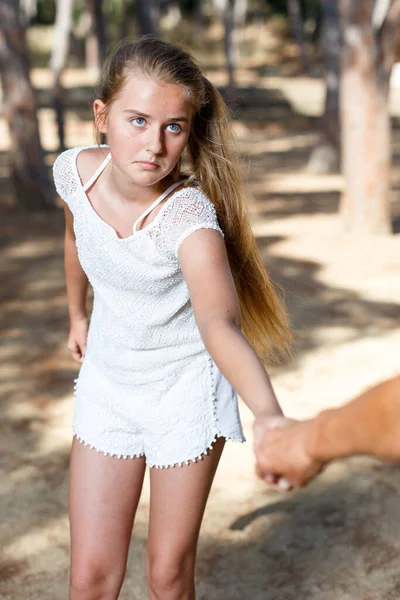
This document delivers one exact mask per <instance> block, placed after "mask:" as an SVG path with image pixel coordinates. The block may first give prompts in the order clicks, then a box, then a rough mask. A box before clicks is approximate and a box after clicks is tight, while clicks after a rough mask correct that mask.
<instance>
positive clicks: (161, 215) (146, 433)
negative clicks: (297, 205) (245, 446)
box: [54, 37, 289, 600]
mask: <svg viewBox="0 0 400 600" xmlns="http://www.w3.org/2000/svg"><path fill="white" fill-rule="evenodd" d="M93 109H94V116H95V125H96V129H97V132H98V134H99V135H101V134H104V135H105V136H106V139H107V145H100V144H98V145H97V146H92V147H88V148H74V149H72V150H68V151H67V152H64V153H63V154H61V156H59V158H58V159H57V161H56V162H55V164H54V179H55V183H56V187H57V190H58V192H59V193H60V195H61V196H62V198H63V199H64V200H65V202H66V208H65V213H66V235H65V268H66V279H67V291H68V303H69V314H70V322H71V328H70V334H69V339H68V347H69V349H70V351H71V352H72V355H73V357H74V358H75V359H76V360H78V361H80V362H82V367H81V370H80V374H79V378H78V380H77V384H76V407H75V415H74V422H73V432H74V441H73V446H72V456H71V469H70V498H69V509H70V523H71V539H72V558H71V561H72V562H71V582H70V599H71V600H115V599H116V598H118V595H119V590H120V588H121V585H122V581H123V579H124V573H125V567H126V560H127V554H128V547H129V541H130V537H131V531H132V526H133V521H134V517H135V512H136V508H137V505H138V502H139V496H140V492H141V487H142V482H143V476H144V471H145V465H146V464H147V465H148V466H149V467H153V468H152V469H151V471H150V488H151V501H150V524H149V535H148V553H147V581H148V592H149V598H150V599H152V600H156V599H157V600H159V599H162V600H178V599H179V600H193V599H194V598H195V591H194V564H195V554H196V546H197V538H198V534H199V529H200V524H201V520H202V516H203V512H204V509H205V505H206V501H207V497H208V494H209V490H210V486H211V482H212V480H213V477H214V474H215V470H216V468H217V464H218V461H219V458H220V456H221V452H222V449H223V446H224V442H225V440H227V439H229V440H236V441H240V442H242V441H244V438H243V433H242V428H241V424H240V420H239V415H238V408H237V398H236V392H238V393H239V394H240V395H241V397H242V398H243V399H244V401H245V402H246V403H247V404H248V406H249V407H250V409H251V410H252V411H253V413H254V415H255V423H256V424H257V425H259V426H262V424H263V422H264V421H267V420H268V418H269V417H270V416H273V415H277V414H278V415H279V414H281V411H280V408H279V405H278V403H277V401H276V398H275V395H274V392H273V390H272V387H271V384H270V381H269V378H268V376H267V374H266V372H265V370H264V367H263V364H262V362H261V360H260V358H259V357H258V355H257V353H256V351H257V352H258V354H259V355H260V357H261V358H268V357H271V355H272V354H273V351H274V348H278V349H279V348H285V346H286V344H287V341H288V338H289V334H288V329H287V325H286V317H285V312H284V309H283V308H282V306H281V304H280V302H279V300H278V299H277V296H276V295H275V292H274V290H273V287H272V285H271V283H270V281H269V280H268V278H267V275H266V274H265V271H264V269H263V266H262V263H261V260H260V257H259V254H258V252H257V249H256V245H255V240H254V237H253V235H252V233H251V228H250V224H249V220H248V217H247V215H246V210H245V201H244V198H243V195H242V191H241V183H240V177H239V174H238V170H237V168H236V167H235V166H234V163H233V162H232V159H231V157H230V152H229V127H228V119H227V112H226V108H225V106H224V103H223V101H222V99H221V97H220V95H219V94H218V92H217V90H216V89H215V88H214V87H213V85H212V84H211V83H210V82H209V81H208V80H207V79H206V78H205V77H204V76H203V74H202V73H201V71H200V69H199V67H198V66H197V65H196V63H195V62H194V60H193V58H192V57H191V56H190V55H189V54H187V53H186V52H185V51H183V50H181V49H180V48H177V47H175V46H172V45H169V44H166V43H164V42H162V41H160V40H156V39H154V38H149V37H145V38H141V39H140V40H138V41H136V42H129V41H125V42H123V43H121V44H120V45H119V46H118V47H117V48H116V49H115V50H114V52H113V53H112V54H111V56H110V57H109V58H108V60H107V61H106V63H105V65H104V70H103V74H102V77H101V81H100V85H99V88H98V91H97V96H96V100H95V101H94V104H93ZM182 159H185V160H186V163H187V172H186V171H185V172H183V171H182ZM224 236H225V237H224ZM88 281H90V283H91V285H92V287H93V289H94V305H93V312H92V316H91V321H90V327H89V328H88V318H87V315H86V308H85V306H86V292H87V287H88ZM239 306H240V308H239ZM241 327H242V329H243V332H244V334H245V335H246V337H245V335H243V334H242V332H241ZM86 340H87V341H86ZM251 344H252V345H251ZM253 347H254V348H255V349H253ZM234 390H236V392H235V391H234Z"/></svg>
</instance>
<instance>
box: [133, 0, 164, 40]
mask: <svg viewBox="0 0 400 600" xmlns="http://www.w3.org/2000/svg"><path fill="white" fill-rule="evenodd" d="M158 13H159V11H158V1H157V0H136V14H137V20H138V25H139V32H140V35H148V34H152V35H157V29H158V27H157V26H158V18H157V17H159V14H158Z"/></svg>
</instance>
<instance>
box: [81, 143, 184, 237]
mask: <svg viewBox="0 0 400 600" xmlns="http://www.w3.org/2000/svg"><path fill="white" fill-rule="evenodd" d="M99 147H100V148H109V146H107V144H101V145H100V146H97V145H92V146H83V147H81V148H79V149H78V152H76V154H75V157H74V161H73V166H74V170H75V176H76V179H77V182H78V185H79V191H80V192H82V196H83V197H84V199H85V200H86V204H87V205H88V207H89V211H90V212H91V213H93V214H94V216H95V217H96V218H97V220H98V221H99V222H100V223H101V224H102V225H103V226H104V227H106V228H107V229H108V230H109V231H111V232H112V233H113V234H114V236H115V238H116V239H117V240H119V241H121V242H123V241H127V240H131V239H132V238H136V237H138V236H139V235H140V234H141V233H142V232H146V231H147V230H148V229H150V228H151V227H152V226H153V225H154V224H155V223H156V222H157V221H158V220H159V218H160V217H161V215H162V213H163V212H164V210H165V208H166V206H167V205H168V204H169V202H170V201H171V200H172V199H173V198H174V196H175V194H172V196H171V197H170V198H168V199H167V200H166V202H165V204H164V206H163V207H162V208H161V209H160V210H159V212H158V213H157V214H156V216H155V217H154V219H153V220H152V221H151V223H149V224H148V225H146V226H145V227H142V228H141V229H136V225H137V223H139V222H140V221H141V220H142V219H144V218H145V217H146V216H147V215H148V214H149V213H150V212H151V211H152V210H153V209H154V208H155V207H156V206H157V205H158V204H160V202H162V201H163V200H164V198H166V197H167V196H168V194H170V193H171V192H173V191H174V190H175V188H177V187H178V186H179V185H182V184H183V183H184V182H185V180H184V179H182V180H180V181H176V182H175V183H173V184H172V185H170V186H169V188H168V189H166V190H165V191H164V192H163V193H162V194H160V196H158V197H157V198H156V200H155V201H154V202H153V203H152V204H151V205H150V206H148V207H147V208H146V209H145V210H144V211H143V213H142V214H141V215H140V216H139V217H138V218H137V219H136V221H135V223H134V224H133V226H132V233H131V234H130V235H128V236H126V237H120V236H119V235H118V232H117V230H116V229H115V228H114V227H113V226H112V225H111V224H110V223H108V222H107V221H105V220H104V219H103V217H101V216H100V215H99V213H98V212H97V211H96V209H95V208H94V206H93V205H92V203H91V202H90V200H89V197H88V195H87V193H86V190H88V189H89V188H90V187H91V186H92V185H93V183H94V182H95V181H96V179H97V178H98V177H99V176H100V174H101V173H102V172H103V170H104V169H105V168H106V166H107V165H108V163H109V161H110V159H111V152H109V153H108V154H107V156H106V157H105V158H104V160H103V161H102V163H101V164H100V166H99V167H98V168H97V169H96V171H95V173H94V174H93V175H92V176H91V177H90V178H89V180H88V181H87V182H86V183H85V184H82V181H81V178H80V175H79V171H78V165H77V161H78V156H79V154H80V153H81V152H82V150H88V149H90V148H99Z"/></svg>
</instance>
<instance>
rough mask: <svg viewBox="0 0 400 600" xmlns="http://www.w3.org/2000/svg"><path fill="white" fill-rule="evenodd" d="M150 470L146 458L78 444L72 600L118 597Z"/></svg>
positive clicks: (73, 476)
mask: <svg viewBox="0 0 400 600" xmlns="http://www.w3.org/2000/svg"><path fill="white" fill-rule="evenodd" d="M144 471H145V462H144V458H133V459H126V460H124V459H119V458H115V457H110V456H104V455H103V454H102V453H100V452H96V451H95V450H92V449H91V448H89V447H87V446H84V445H83V444H81V443H80V442H78V441H77V440H76V439H74V441H73V445H72V454H71V464H70V486H69V514H70V527H71V579H70V600H116V599H117V598H118V594H119V591H120V589H121V586H122V582H123V580H124V576H125V568H126V561H127V557H128V551H129V542H130V538H131V534H132V526H133V520H134V517H135V513H136V509H137V505H138V502H139V498H140V493H141V490H142V484H143V477H144Z"/></svg>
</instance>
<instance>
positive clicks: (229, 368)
mask: <svg viewBox="0 0 400 600" xmlns="http://www.w3.org/2000/svg"><path fill="white" fill-rule="evenodd" d="M178 257H179V262H180V265H181V268H182V271H183V275H184V277H185V281H186V284H187V286H188V289H189V293H190V298H191V301H192V306H193V310H194V315H195V318H196V323H197V326H198V328H199V331H200V334H201V337H202V339H203V341H204V344H205V346H206V348H207V350H208V351H209V353H210V355H211V356H212V358H213V359H214V361H215V363H216V364H217V366H218V367H219V369H220V370H221V372H222V373H223V375H224V376H225V377H226V378H227V379H228V381H229V382H230V383H231V385H232V386H233V388H234V389H235V390H236V391H237V393H238V394H239V395H240V396H241V398H243V400H244V401H245V403H246V404H247V405H248V407H249V408H250V410H251V411H252V412H253V414H254V416H255V417H256V422H257V421H258V422H259V423H260V424H262V421H263V420H264V419H268V417H270V416H272V415H277V414H282V411H281V409H280V406H279V404H278V401H277V399H276V396H275V393H274V390H273V388H272V385H271V382H270V380H269V377H268V374H267V372H266V371H265V368H264V366H263V364H262V362H261V360H260V359H259V357H258V356H257V354H256V352H255V350H254V349H253V347H252V346H251V344H250V343H249V342H248V340H247V339H246V337H245V336H244V335H243V334H242V332H241V330H240V309H239V301H238V298H237V295H236V289H235V284H234V281H233V277H232V274H231V271H230V268H229V263H228V258H227V254H226V250H225V244H224V241H223V239H222V237H221V235H220V234H219V233H218V232H216V231H215V230H213V229H199V230H198V231H196V232H194V233H192V234H191V235H190V236H189V237H187V238H186V239H185V240H184V241H183V242H182V244H181V246H180V248H179V254H178Z"/></svg>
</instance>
